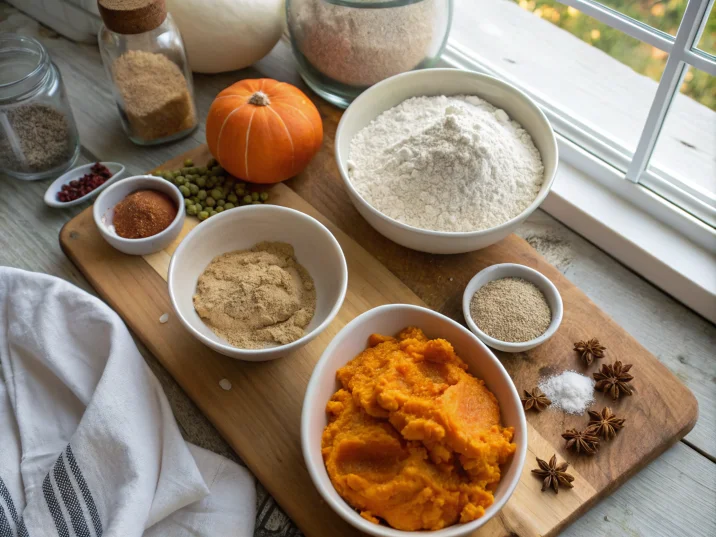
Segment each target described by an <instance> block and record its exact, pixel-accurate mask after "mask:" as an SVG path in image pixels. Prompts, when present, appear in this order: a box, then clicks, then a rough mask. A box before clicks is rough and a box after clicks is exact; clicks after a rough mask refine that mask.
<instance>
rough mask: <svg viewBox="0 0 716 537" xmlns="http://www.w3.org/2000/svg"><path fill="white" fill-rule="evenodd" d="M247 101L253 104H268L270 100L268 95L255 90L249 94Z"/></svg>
mask: <svg viewBox="0 0 716 537" xmlns="http://www.w3.org/2000/svg"><path fill="white" fill-rule="evenodd" d="M249 103H250V104H255V105H256V106H268V105H270V104H271V101H269V98H268V95H266V94H265V93H264V92H263V91H257V92H256V93H254V94H253V95H252V96H251V98H250V99H249Z"/></svg>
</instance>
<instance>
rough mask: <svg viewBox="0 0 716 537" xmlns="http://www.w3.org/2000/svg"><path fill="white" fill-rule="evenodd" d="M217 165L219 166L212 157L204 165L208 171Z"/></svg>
mask: <svg viewBox="0 0 716 537" xmlns="http://www.w3.org/2000/svg"><path fill="white" fill-rule="evenodd" d="M217 164H219V163H218V162H217V160H216V159H215V158H214V157H211V158H210V159H209V162H207V163H206V167H207V168H209V169H211V168H213V167H214V166H216V165H217Z"/></svg>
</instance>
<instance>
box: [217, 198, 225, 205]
mask: <svg viewBox="0 0 716 537" xmlns="http://www.w3.org/2000/svg"><path fill="white" fill-rule="evenodd" d="M224 203H226V201H224V200H222V199H218V200H216V206H217V207H223V206H224Z"/></svg>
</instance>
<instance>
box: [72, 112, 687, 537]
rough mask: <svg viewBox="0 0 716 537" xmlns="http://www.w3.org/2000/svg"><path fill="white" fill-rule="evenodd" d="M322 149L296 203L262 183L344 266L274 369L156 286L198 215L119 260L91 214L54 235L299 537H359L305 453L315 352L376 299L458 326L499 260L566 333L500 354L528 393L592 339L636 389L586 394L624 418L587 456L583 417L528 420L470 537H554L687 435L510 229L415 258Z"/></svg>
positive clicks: (680, 399) (654, 381) (671, 391)
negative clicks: (338, 293)
mask: <svg viewBox="0 0 716 537" xmlns="http://www.w3.org/2000/svg"><path fill="white" fill-rule="evenodd" d="M321 111H322V112H323V113H324V122H325V123H327V125H328V127H327V135H328V137H329V141H330V139H331V138H332V131H331V125H332V126H333V129H334V128H335V121H336V120H337V114H335V113H334V112H332V111H331V110H330V109H329V110H328V113H326V109H325V108H323V107H322V110H321ZM326 116H328V117H326ZM330 145H331V144H330V143H327V144H324V148H323V149H322V151H321V153H320V154H319V155H318V156H317V158H316V159H315V161H314V163H313V164H312V166H311V167H310V168H309V170H307V172H304V174H302V176H301V177H299V179H298V184H296V182H294V183H293V185H294V188H295V190H298V191H299V192H301V194H302V195H303V196H299V195H298V194H297V193H296V191H295V190H294V189H291V188H289V187H288V186H286V185H283V184H282V185H277V186H275V187H273V188H272V190H271V201H272V203H276V204H279V205H283V206H287V207H292V208H294V209H297V210H300V211H303V212H305V213H307V214H310V215H311V216H313V217H315V218H317V219H318V220H320V221H321V222H322V223H323V224H325V225H326V226H327V227H328V228H329V229H330V230H331V232H332V233H333V234H334V235H335V236H336V238H337V239H338V242H339V243H340V244H341V247H342V248H343V251H344V253H345V256H346V260H347V262H348V271H349V283H348V292H347V295H346V299H345V303H344V304H343V307H342V308H341V310H340V312H339V314H338V316H337V317H336V319H335V320H334V321H333V323H331V325H330V326H329V327H328V328H327V329H326V330H325V331H324V332H323V333H322V334H321V335H320V336H318V337H317V338H316V339H315V340H314V341H312V342H311V343H310V344H308V345H307V346H305V347H304V348H303V349H300V350H299V351H297V352H295V353H293V354H291V355H287V356H286V357H284V358H281V359H279V360H276V361H272V362H267V363H246V362H240V361H235V360H232V359H230V358H227V357H224V356H221V355H219V354H217V353H214V352H213V351H211V350H210V349H208V348H207V347H205V346H204V345H202V344H201V343H199V342H198V341H197V340H196V339H194V338H193V337H192V336H191V335H190V334H189V333H188V332H187V331H185V330H184V329H183V327H182V326H181V324H180V323H179V321H178V320H177V318H176V317H175V316H174V315H173V312H172V307H171V305H170V301H169V296H168V292H167V286H166V274H167V268H168V265H169V260H170V258H171V254H172V252H173V251H174V249H175V248H176V246H177V245H178V242H179V241H180V240H181V239H182V238H183V236H184V235H186V233H188V231H189V230H190V229H191V228H192V227H194V226H196V225H198V221H197V220H195V219H193V218H187V223H186V224H185V228H184V230H183V233H182V235H181V236H180V237H179V238H178V239H177V241H176V242H175V244H173V245H172V246H170V247H169V248H167V249H166V250H165V251H163V252H159V253H157V254H152V255H150V256H146V257H144V258H142V257H132V256H128V255H124V254H122V253H120V252H118V251H116V250H114V249H113V248H111V247H110V246H109V245H108V244H107V243H106V242H104V240H103V239H102V238H101V236H100V235H99V232H98V231H97V229H96V227H95V224H94V221H93V219H92V212H91V208H88V209H87V210H85V211H84V212H83V213H81V214H80V215H78V216H77V217H75V218H74V219H73V220H71V221H70V222H68V223H67V224H66V225H65V227H64V228H63V230H62V232H61V234H60V243H61V245H62V248H63V249H64V251H65V253H66V254H67V255H68V256H69V257H70V259H72V261H73V262H74V263H75V264H76V265H77V266H78V267H79V269H80V270H81V271H82V272H83V273H84V275H85V276H86V277H87V279H88V280H89V281H90V282H91V283H92V285H93V286H94V287H95V289H97V291H98V293H99V294H100V295H101V296H102V297H104V299H105V300H106V301H107V302H108V303H109V304H110V305H111V306H112V307H113V308H114V309H115V310H116V311H117V312H118V313H119V314H120V315H121V316H122V317H123V318H124V320H125V321H126V322H127V324H128V325H129V327H130V328H131V329H132V330H133V331H134V332H135V333H136V334H137V335H138V336H139V338H140V339H141V340H142V341H143V342H144V344H145V345H146V346H147V347H148V348H149V349H150V350H151V352H153V353H154V354H155V356H156V357H157V358H158V359H159V361H160V362H161V363H162V364H163V365H164V366H165V367H166V368H167V370H168V371H169V372H170V373H171V374H172V375H173V376H174V378H175V379H176V380H177V382H178V383H179V384H180V385H181V386H182V388H183V389H184V390H185V391H186V392H187V394H188V395H189V396H190V397H191V398H192V399H193V400H194V401H195V402H196V404H197V405H198V406H199V408H200V409H201V410H202V412H204V413H205V414H206V416H207V417H208V418H209V419H210V420H211V421H212V423H213V424H214V425H215V426H216V428H217V429H218V430H219V432H220V433H221V434H222V435H223V436H224V438H226V440H227V441H228V442H229V444H231V446H232V447H233V448H234V449H235V450H236V452H237V453H238V455H239V456H240V457H241V458H242V459H243V460H244V461H245V462H246V464H247V465H248V466H249V468H250V469H251V470H252V471H253V472H254V474H255V475H256V476H257V478H258V479H259V480H260V481H261V482H262V483H263V485H264V486H265V487H266V488H267V489H268V490H269V492H270V493H271V494H272V495H273V496H274V497H275V498H276V500H277V501H278V502H279V504H280V505H281V506H282V507H283V509H284V510H285V511H286V512H287V514H288V515H289V516H290V517H291V518H292V519H293V520H294V521H295V522H296V524H297V525H298V526H299V528H300V529H301V530H302V531H303V532H304V534H305V535H307V536H308V537H338V536H353V535H359V532H357V531H356V530H354V529H353V528H352V527H351V526H349V525H348V524H346V523H345V522H343V521H342V520H341V519H340V518H339V517H338V516H337V515H335V514H334V513H333V511H332V510H331V509H330V508H329V507H328V506H327V505H326V504H325V503H324V502H323V501H322V500H321V498H320V496H319V495H318V493H317V491H316V489H315V488H314V486H313V484H312V482H311V480H310V478H309V476H308V473H307V471H306V469H305V466H304V462H303V457H302V454H301V447H300V435H299V429H300V414H301V405H302V400H303V395H304V393H305V389H306V385H307V383H308V380H309V378H310V375H311V371H312V369H313V365H314V364H315V362H316V361H317V360H318V358H319V357H320V355H321V352H322V351H323V349H324V348H325V347H326V345H327V344H328V342H329V341H330V340H331V338H332V337H333V336H334V335H335V334H336V333H337V332H338V331H339V330H340V329H341V328H342V327H343V326H344V325H345V324H346V323H348V322H349V321H350V320H351V319H353V318H354V317H355V316H356V315H358V314H360V313H361V312H363V311H366V310H368V309H370V308H372V307H375V306H379V305H381V304H386V303H399V302H402V303H413V304H424V301H425V302H427V303H428V304H429V305H430V306H431V307H433V308H434V309H437V310H440V311H442V312H443V313H446V314H447V315H450V316H452V317H454V318H456V319H457V320H459V321H460V322H463V319H462V318H461V314H459V313H458V312H459V298H458V297H460V296H461V295H462V289H463V288H464V285H465V283H466V282H467V280H469V277H471V276H472V275H473V274H474V273H475V272H476V271H477V270H479V269H480V268H483V267H484V266H488V265H492V264H495V263H506V262H510V263H521V264H524V265H527V266H530V267H532V268H535V269H536V270H538V271H540V272H542V273H543V274H544V275H546V276H547V277H548V278H550V279H551V280H552V282H554V284H555V285H556V286H557V288H558V289H559V291H560V293H561V294H562V298H563V301H564V319H563V322H562V325H561V327H560V329H559V330H558V332H557V334H555V336H554V337H553V338H552V339H550V340H549V341H548V342H547V343H545V344H544V345H542V346H541V347H538V348H536V349H534V350H532V351H529V352H527V353H521V354H512V355H511V354H501V353H497V354H498V356H499V357H500V359H501V361H502V363H503V364H504V365H505V367H506V368H507V370H508V371H509V373H510V374H511V375H512V378H513V380H514V382H515V385H516V386H517V388H518V390H520V392H521V391H522V390H523V389H531V388H532V387H533V386H534V385H536V383H537V381H538V379H539V378H540V377H541V376H544V375H550V374H553V373H556V372H560V371H562V370H565V369H575V370H577V371H580V372H583V373H585V374H590V375H591V373H592V372H594V371H595V370H596V369H597V368H598V367H599V365H598V363H595V364H593V365H592V366H591V367H589V368H587V367H585V366H584V365H583V364H582V363H581V362H580V360H579V359H578V357H577V355H576V353H575V352H574V351H573V350H572V346H573V342H575V341H578V340H581V339H585V338H590V337H597V338H599V340H600V341H601V342H602V343H603V344H604V345H606V347H607V357H606V358H605V359H604V360H603V361H604V362H606V363H612V362H613V361H614V360H615V359H620V360H622V361H624V362H626V363H631V364H633V368H632V371H631V372H632V373H633V374H634V376H635V380H634V382H633V385H634V392H635V393H634V395H633V396H632V397H626V398H623V399H620V400H619V401H618V402H616V403H612V402H611V400H610V399H608V398H606V397H605V396H604V395H603V394H601V393H598V394H597V395H596V403H595V405H594V406H593V408H595V409H598V410H601V409H602V408H603V407H604V406H605V405H608V406H610V407H611V408H612V409H613V410H614V411H615V412H616V413H617V414H618V415H619V416H621V417H625V418H626V420H627V421H626V428H625V429H624V430H622V431H621V432H620V433H619V434H618V436H617V438H616V439H615V440H613V441H611V442H609V443H606V444H604V445H603V446H602V449H601V450H600V451H599V453H598V454H597V455H596V456H594V457H583V456H582V457H579V456H576V455H575V454H573V453H572V452H568V451H566V450H565V449H564V440H563V439H562V438H561V433H562V432H563V431H564V430H565V429H566V428H571V427H577V428H583V427H584V426H585V425H586V422H587V418H586V416H584V417H580V416H567V415H564V414H562V413H560V412H558V411H553V410H548V411H546V412H543V413H541V414H537V413H534V412H528V414H527V421H528V436H529V452H528V456H527V462H526V464H525V468H524V471H523V474H522V478H521V481H520V484H519V486H518V488H517V489H516V491H515V493H514V495H513V496H512V498H511V499H510V501H509V502H508V503H507V505H506V506H505V508H504V509H503V510H502V511H501V513H500V514H499V515H498V516H497V517H495V518H493V519H492V520H491V521H490V522H489V523H488V524H486V525H485V526H484V527H483V528H482V529H480V530H479V531H477V532H476V533H475V534H474V535H475V536H479V537H488V536H490V537H492V536H495V537H496V536H520V537H537V536H553V535H557V534H558V533H559V532H560V531H561V530H562V529H563V528H564V527H565V526H566V525H567V524H569V523H570V522H572V521H573V520H575V519H576V518H577V517H579V516H580V515H581V514H582V513H584V512H585V511H586V510H587V509H588V508H589V507H590V506H591V505H592V504H593V503H594V502H596V501H597V500H599V499H600V498H602V497H604V496H606V495H607V494H609V493H610V492H611V491H612V490H614V489H615V488H616V487H618V486H619V485H621V484H622V483H623V482H624V481H626V480H627V479H628V478H629V477H630V476H632V475H633V474H634V473H635V472H637V471H638V470H639V469H640V468H642V467H644V466H645V465H646V464H647V463H648V462H649V461H651V460H653V459H654V458H655V457H657V456H658V455H659V454H660V453H662V452H663V451H665V450H666V449H667V448H668V447H669V446H671V445H672V444H674V443H675V442H676V441H678V440H679V439H680V438H682V437H683V436H684V435H685V434H686V433H687V432H688V431H689V430H691V428H692V427H693V426H694V423H695V422H696V418H697V415H698V408H697V403H696V400H695V398H694V396H693V395H692V394H691V392H690V391H689V390H688V389H687V388H686V387H685V386H684V385H683V384H681V382H679V380H678V379H677V378H676V377H674V375H673V374H671V373H670V372H669V370H668V369H667V368H666V367H665V366H664V365H662V364H661V363H660V362H659V361H658V359H656V358H655V357H654V356H653V355H651V354H650V353H649V352H648V351H647V350H646V349H644V348H643V347H642V346H641V345H640V344H639V343H637V342H636V340H634V339H633V338H632V337H631V336H630V335H629V334H627V333H626V332H625V331H624V330H623V329H622V328H621V327H620V326H618V325H617V324H616V323H615V322H614V321H612V320H611V319H610V318H609V317H608V316H607V315H606V314H605V313H603V312H602V311H601V310H600V309H599V308H597V306H596V305H595V304H593V303H592V302H591V301H590V300H589V299H588V298H587V297H586V296H585V295H584V294H583V293H582V292H581V291H580V290H579V289H577V288H576V287H575V286H574V285H572V284H571V283H570V282H569V281H568V280H567V279H566V278H565V277H564V276H563V275H562V274H561V273H560V272H559V271H558V270H557V269H555V268H554V267H553V266H551V265H550V264H549V263H547V262H546V261H545V260H544V259H543V258H542V257H541V256H540V255H539V254H538V253H537V252H536V251H535V250H534V249H533V248H532V247H531V246H530V245H529V244H527V242H525V241H524V240H522V239H520V238H518V237H517V236H515V235H512V236H510V237H508V238H507V239H505V240H503V241H501V242H500V243H498V244H496V245H494V246H491V247H489V248H487V249H484V250H481V251H479V252H474V253H471V254H464V255H455V256H434V255H428V254H421V253H417V252H412V251H410V250H406V249H404V248H402V247H399V246H397V245H395V244H393V243H390V242H389V241H387V240H386V239H384V238H382V237H380V236H379V235H377V234H376V233H374V232H373V231H372V230H369V229H368V230H366V226H365V223H364V222H363V221H362V220H361V219H360V217H359V216H358V215H357V213H356V212H355V211H353V210H352V208H350V205H349V203H348V202H347V199H346V197H345V194H344V193H343V194H341V193H339V191H338V190H336V189H334V188H332V187H329V186H328V185H327V184H326V183H322V182H321V178H322V177H324V176H325V174H326V172H327V170H330V164H329V163H328V161H329V159H330V153H331V148H330ZM208 157H209V155H208V152H207V151H206V149H205V148H203V147H201V148H197V149H196V150H194V151H191V152H189V153H187V154H184V155H180V156H177V157H176V158H175V159H173V160H172V161H170V162H167V163H165V164H164V165H162V166H161V168H163V169H172V168H177V167H180V166H181V162H182V161H183V160H184V159H185V158H193V159H194V162H195V163H196V164H197V165H201V164H203V163H204V162H205V161H206V160H207V159H208ZM327 192H328V193H329V195H326V193H327ZM304 198H313V199H318V200H322V203H323V204H324V205H323V206H324V208H326V209H328V210H325V211H322V212H325V213H331V212H334V211H336V210H337V208H341V212H340V215H338V216H337V217H336V218H334V220H337V221H339V222H340V225H337V224H336V223H334V222H333V221H331V220H330V219H329V218H327V217H326V216H324V214H322V212H319V211H318V210H317V209H316V208H315V207H314V206H313V205H311V204H309V203H308V202H307V201H306V199H304ZM350 218H353V220H352V223H351V220H350ZM341 228H343V229H341ZM358 241H359V242H361V244H359V243H358ZM368 249H370V250H371V251H372V254H371V253H369V251H367V250H368ZM376 257H377V258H379V259H380V260H381V262H382V263H381V262H379V261H378V260H377V259H376ZM386 265H387V266H389V267H390V268H391V270H388V269H387V268H386ZM396 274H397V275H396ZM414 290H415V291H417V292H418V294H419V295H420V296H418V294H416V293H415V292H414ZM421 298H422V299H423V300H421ZM164 313H169V322H168V323H166V324H161V323H160V322H159V317H160V316H161V315H162V314H164ZM597 362H599V361H597ZM222 379H228V380H229V381H230V382H231V386H232V387H231V389H230V390H224V389H222V388H221V387H220V386H219V381H220V380H222ZM553 453H557V456H558V457H559V458H560V459H566V460H567V461H569V462H570V463H571V469H570V471H571V472H572V473H573V474H574V475H575V477H576V480H575V482H574V485H575V487H574V489H572V490H562V492H560V493H559V495H554V494H553V493H552V492H551V491H549V492H546V493H542V492H540V487H541V482H540V480H539V479H536V478H535V477H534V476H532V475H531V474H530V470H531V469H532V468H534V467H535V466H536V465H535V457H540V458H542V459H549V458H550V457H551V456H552V454H553Z"/></svg>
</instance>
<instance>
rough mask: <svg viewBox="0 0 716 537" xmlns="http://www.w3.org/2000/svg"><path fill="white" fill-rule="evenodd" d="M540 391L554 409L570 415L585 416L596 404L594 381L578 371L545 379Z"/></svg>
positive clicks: (540, 384) (541, 383)
mask: <svg viewBox="0 0 716 537" xmlns="http://www.w3.org/2000/svg"><path fill="white" fill-rule="evenodd" d="M539 389H540V390H542V391H543V392H544V394H545V395H546V396H547V397H548V398H549V399H550V400H551V401H552V406H553V407H556V408H560V409H562V410H563V411H565V412H566V413H568V414H584V412H585V411H586V410H587V408H589V405H591V404H592V403H593V402H594V380H593V379H591V378H589V377H585V376H584V375H580V374H579V373H577V372H576V371H565V372H564V373H561V374H559V375H556V376H554V377H549V378H546V379H543V380H542V381H541V382H540V383H539Z"/></svg>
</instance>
